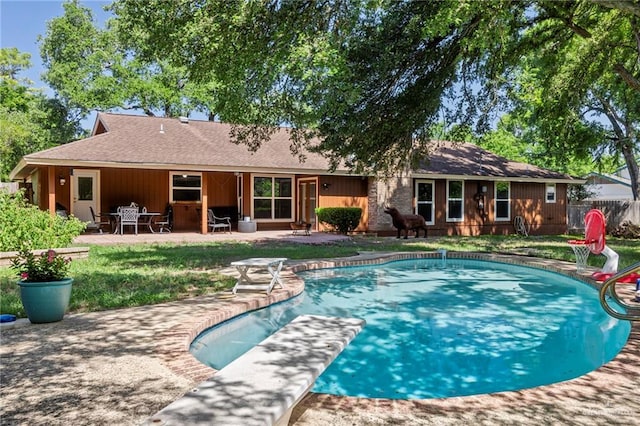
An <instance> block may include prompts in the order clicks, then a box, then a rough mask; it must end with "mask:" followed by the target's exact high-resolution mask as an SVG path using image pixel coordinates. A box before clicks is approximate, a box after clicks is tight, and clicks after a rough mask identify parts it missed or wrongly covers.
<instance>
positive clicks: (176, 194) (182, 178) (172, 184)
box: [169, 172, 202, 203]
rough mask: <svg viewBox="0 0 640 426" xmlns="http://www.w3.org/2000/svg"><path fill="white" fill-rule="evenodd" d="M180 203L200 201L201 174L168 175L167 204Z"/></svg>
mask: <svg viewBox="0 0 640 426" xmlns="http://www.w3.org/2000/svg"><path fill="white" fill-rule="evenodd" d="M181 201H190V202H201V201H202V173H194V172H171V173H170V174H169V202H171V203H173V202H181Z"/></svg>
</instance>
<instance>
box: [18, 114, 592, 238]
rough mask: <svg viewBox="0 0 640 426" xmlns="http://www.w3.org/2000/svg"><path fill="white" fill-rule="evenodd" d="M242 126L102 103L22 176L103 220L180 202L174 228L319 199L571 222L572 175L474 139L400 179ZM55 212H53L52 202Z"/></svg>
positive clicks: (456, 226)
mask: <svg viewBox="0 0 640 426" xmlns="http://www.w3.org/2000/svg"><path fill="white" fill-rule="evenodd" d="M230 129H231V126H230V125H228V124H224V123H217V122H208V121H194V120H189V119H187V118H185V117H181V118H163V117H147V116H135V115H123V114H110V113H99V114H98V116H97V118H96V122H95V125H94V128H93V131H92V134H91V136H90V137H88V138H86V139H82V140H78V141H75V142H71V143H68V144H65V145H60V146H57V147H55V148H51V149H48V150H44V151H40V152H36V153H33V154H29V155H27V156H25V157H24V158H23V159H22V160H21V161H20V163H19V164H18V165H17V166H16V167H15V169H14V170H13V171H12V173H11V178H12V180H18V181H21V182H23V184H24V185H25V186H27V187H28V188H31V190H32V194H33V196H32V198H33V202H34V203H35V204H37V205H39V206H40V208H42V209H48V210H49V211H51V212H54V211H55V210H56V204H58V205H61V206H64V208H65V209H67V210H68V211H69V212H70V213H72V214H73V215H75V216H76V217H78V218H80V219H81V220H84V221H87V222H91V215H90V210H89V207H92V208H93V209H94V211H102V212H106V211H113V210H115V209H116V208H117V206H120V205H128V204H130V203H131V202H136V203H137V204H138V205H140V206H145V207H146V208H147V210H148V211H157V212H161V211H164V209H165V207H166V206H167V205H172V206H173V211H174V229H175V230H178V231H193V232H202V233H205V232H207V226H206V225H207V218H206V211H207V209H208V208H212V209H213V210H214V212H216V214H217V215H227V214H229V215H232V216H233V217H234V219H235V220H237V218H238V217H245V216H249V217H251V219H252V220H254V221H255V222H256V223H257V228H258V230H269V229H288V227H289V223H290V222H292V221H300V220H304V221H307V222H311V223H314V228H315V229H316V230H321V229H323V228H322V224H317V223H315V222H316V220H315V208H316V207H360V208H362V211H363V215H362V219H361V222H360V224H359V225H358V227H357V229H356V231H359V232H377V233H380V234H389V235H391V234H392V233H394V229H393V227H392V225H391V218H390V217H389V216H388V215H386V214H385V213H384V212H383V210H384V208H385V207H386V206H389V205H393V206H395V207H397V208H398V209H399V210H400V211H401V212H403V213H409V212H417V213H419V214H422V215H423V216H424V217H425V219H426V220H427V223H428V225H429V232H430V233H429V235H432V236H433V235H478V234H507V233H513V225H512V222H513V219H514V218H515V217H516V216H522V217H523V218H524V219H525V220H526V221H527V222H528V223H530V224H531V233H534V234H557V233H563V232H565V231H566V228H567V221H566V204H567V195H566V194H567V185H568V184H569V183H580V182H577V181H576V180H574V179H573V178H571V177H570V176H567V175H564V174H560V173H556V172H552V171H549V170H544V169H541V168H538V167H535V166H531V165H527V164H522V163H516V162H512V161H508V160H506V159H504V158H502V157H499V156H497V155H495V154H492V153H490V152H488V151H486V150H483V149H481V148H479V147H477V146H475V145H471V144H466V143H462V144H453V143H450V142H440V143H439V147H438V148H437V150H436V151H435V152H434V154H433V155H432V156H431V157H430V158H429V162H428V163H427V162H425V163H424V164H420V165H419V167H418V168H416V169H415V170H413V171H411V172H410V173H403V174H402V175H400V176H398V177H396V178H393V179H386V180H382V179H376V178H375V177H372V176H356V175H352V174H350V173H349V171H348V170H340V169H339V170H336V171H334V172H328V167H329V164H328V161H327V160H326V159H325V158H324V157H322V156H321V155H319V154H316V153H308V152H307V153H305V156H306V159H305V161H300V159H299V157H298V156H296V155H293V154H292V153H291V151H290V148H289V147H290V139H289V134H288V131H287V129H286V128H282V129H279V130H278V131H277V132H276V133H275V134H274V135H272V137H271V140H270V141H269V142H267V143H265V144H263V146H262V147H260V148H259V149H258V150H257V151H256V152H250V151H249V150H248V149H247V148H246V147H245V146H243V145H237V144H235V143H233V142H231V141H230V137H229V131H230ZM52 214H53V213H52Z"/></svg>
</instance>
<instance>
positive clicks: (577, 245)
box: [567, 240, 591, 272]
mask: <svg viewBox="0 0 640 426" xmlns="http://www.w3.org/2000/svg"><path fill="white" fill-rule="evenodd" d="M567 243H569V245H570V246H571V248H572V249H573V253H574V254H575V255H576V272H584V271H585V269H586V268H587V259H588V258H589V253H591V247H589V243H588V242H587V241H586V240H569V241H567Z"/></svg>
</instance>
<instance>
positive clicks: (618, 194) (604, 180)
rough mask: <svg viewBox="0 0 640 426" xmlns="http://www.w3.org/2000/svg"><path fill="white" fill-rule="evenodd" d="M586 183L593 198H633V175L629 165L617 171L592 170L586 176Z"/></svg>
mask: <svg viewBox="0 0 640 426" xmlns="http://www.w3.org/2000/svg"><path fill="white" fill-rule="evenodd" d="M586 185H587V187H588V188H589V192H590V193H591V195H590V196H589V198H587V200H588V201H593V200H633V192H632V190H631V175H630V174H629V169H628V168H627V166H624V167H620V168H618V169H617V170H616V171H615V172H613V173H611V174H608V173H597V172H591V173H589V174H588V175H587V177H586Z"/></svg>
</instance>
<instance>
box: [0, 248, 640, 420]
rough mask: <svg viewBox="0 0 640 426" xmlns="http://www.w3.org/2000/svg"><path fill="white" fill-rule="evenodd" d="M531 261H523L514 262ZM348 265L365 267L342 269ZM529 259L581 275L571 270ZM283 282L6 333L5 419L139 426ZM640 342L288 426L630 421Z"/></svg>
mask: <svg viewBox="0 0 640 426" xmlns="http://www.w3.org/2000/svg"><path fill="white" fill-rule="evenodd" d="M365 257H368V258H370V257H373V255H371V254H370V255H367V256H365ZM359 259H361V258H359ZM524 259H525V258H523V257H517V259H516V261H517V262H520V261H523V260H524ZM365 260H366V259H365ZM351 261H359V260H358V259H341V260H340V261H339V262H337V263H340V264H347V263H350V262H351ZM531 261H532V262H535V263H536V264H537V265H543V266H544V265H546V266H548V267H550V268H558V267H560V268H565V269H566V270H571V269H575V265H570V264H562V263H559V262H551V261H544V260H540V259H531ZM324 265H325V266H328V265H329V264H328V263H324ZM283 278H284V279H285V284H286V289H285V290H277V291H274V292H272V293H271V295H269V296H267V295H265V294H240V295H238V296H236V297H233V298H229V297H227V295H228V293H224V294H220V295H216V296H209V297H199V298H195V299H190V300H184V301H179V302H173V303H166V304H161V305H153V306H144V307H140V308H132V309H120V310H113V311H105V312H93V313H88V314H77V315H67V316H66V317H65V319H64V320H63V321H61V322H58V323H53V324H42V325H27V326H24V327H16V328H14V329H10V330H3V331H2V336H1V337H2V345H1V346H0V365H1V370H0V383H1V393H0V423H1V424H2V425H45V424H46V425H102V424H109V425H137V424H140V423H141V422H143V421H144V420H145V419H147V418H148V417H150V416H151V415H153V414H154V413H156V412H157V411H158V410H160V409H161V408H163V407H164V406H166V405H167V404H169V403H170V402H172V401H173V400H175V399H177V398H178V397H180V396H181V395H182V394H184V393H185V392H186V391H188V390H189V389H191V387H193V386H194V385H196V384H197V383H199V382H200V381H201V380H202V379H204V378H206V377H209V376H210V375H211V374H212V373H213V371H212V370H210V369H208V368H207V367H204V366H203V365H202V364H199V363H198V362H197V361H195V359H194V358H193V357H191V356H190V354H189V353H188V344H189V342H190V341H191V339H193V338H194V337H195V335H196V334H197V333H198V332H199V331H200V330H203V329H205V328H207V327H209V326H211V325H213V324H216V323H218V322H220V321H223V320H224V319H226V318H228V317H230V316H233V315H236V314H238V313H240V312H245V311H247V310H252V309H255V308H258V307H261V306H265V305H268V304H270V303H273V302H277V301H279V300H284V299H287V298H289V297H291V296H292V295H294V294H297V293H299V292H300V291H302V289H303V283H302V282H301V280H299V279H298V278H297V276H296V275H295V274H294V273H293V272H292V271H291V270H290V269H288V270H287V271H285V273H284V276H283ZM639 343H640V326H637V325H636V326H634V328H633V332H632V335H631V337H630V339H629V342H628V343H627V345H626V346H625V348H624V349H623V351H622V352H621V353H620V354H619V355H618V356H617V357H616V358H615V359H614V360H613V361H612V362H610V363H608V364H607V365H605V366H603V367H601V368H600V369H598V370H596V371H595V372H592V373H590V374H587V375H585V376H582V377H580V378H577V379H574V380H570V381H567V382H563V383H558V384H555V385H551V386H543V387H538V388H534V389H529V390H522V391H518V392H502V393H496V394H492V395H480V396H471V397H462V398H449V399H433V400H423V401H394V400H383V399H378V400H371V399H362V398H343V397H335V396H328V395H319V394H310V395H309V396H308V397H307V398H305V399H304V400H303V402H302V403H301V404H300V405H299V406H298V407H297V409H296V410H295V411H294V414H293V416H292V420H291V424H294V425H297V426H301V425H305V426H307V425H309V426H310V425H313V426H317V425H384V424H395V425H415V424H424V425H436V424H438V425H454V424H455V425H466V424H474V425H476V424H486V425H496V424H504V425H512V424H530V425H536V426H539V425H540V424H566V425H574V424H580V425H632V424H636V423H637V418H638V413H640V398H639V397H638V396H639V395H638V386H639V384H640V348H639V346H640V345H639Z"/></svg>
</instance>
